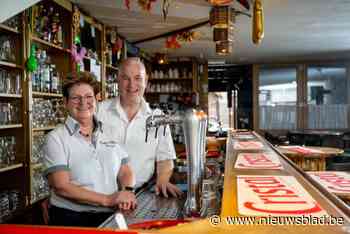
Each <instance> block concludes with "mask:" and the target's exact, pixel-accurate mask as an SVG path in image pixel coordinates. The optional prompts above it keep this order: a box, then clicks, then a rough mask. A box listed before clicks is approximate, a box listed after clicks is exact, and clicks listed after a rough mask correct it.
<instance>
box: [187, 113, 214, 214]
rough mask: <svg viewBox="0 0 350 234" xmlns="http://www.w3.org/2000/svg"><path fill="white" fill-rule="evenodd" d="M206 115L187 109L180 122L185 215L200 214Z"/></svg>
mask: <svg viewBox="0 0 350 234" xmlns="http://www.w3.org/2000/svg"><path fill="white" fill-rule="evenodd" d="M207 119H208V118H207V115H206V114H205V113H204V112H203V111H196V110H194V109H193V110H188V111H187V112H186V114H185V118H184V120H183V122H182V127H183V130H184V135H185V144H186V154H187V167H188V169H187V187H188V188H187V200H186V203H185V215H186V216H188V217H191V216H200V211H201V197H202V184H203V179H204V172H205V170H204V169H205V145H206V131H207Z"/></svg>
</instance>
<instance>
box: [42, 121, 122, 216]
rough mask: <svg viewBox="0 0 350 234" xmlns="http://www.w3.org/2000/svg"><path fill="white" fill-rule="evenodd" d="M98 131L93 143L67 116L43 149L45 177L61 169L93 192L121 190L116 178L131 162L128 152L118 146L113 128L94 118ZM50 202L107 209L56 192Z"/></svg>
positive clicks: (76, 123)
mask: <svg viewBox="0 0 350 234" xmlns="http://www.w3.org/2000/svg"><path fill="white" fill-rule="evenodd" d="M94 121H95V126H96V125H97V128H96V129H95V131H94V133H93V136H92V143H89V142H87V141H86V140H85V139H84V138H83V136H81V134H80V133H79V129H80V125H79V123H78V122H77V121H76V120H75V119H73V118H72V117H70V116H68V118H67V120H66V122H65V124H64V125H60V126H58V127H57V128H56V129H54V130H53V131H51V132H50V133H49V134H48V135H47V137H46V142H45V144H44V147H43V152H44V164H45V167H46V169H45V171H44V174H45V175H48V174H50V173H52V172H55V171H59V170H67V171H69V173H70V176H71V180H72V183H74V184H76V185H79V186H81V187H83V188H86V189H88V190H91V191H95V192H98V193H103V194H111V193H113V192H115V191H118V184H117V175H118V172H119V168H120V166H121V165H122V164H125V163H127V162H128V160H129V159H128V155H127V153H126V152H125V151H124V150H123V149H122V148H121V147H120V146H119V145H118V144H117V143H116V140H115V139H114V138H115V137H113V134H114V132H115V131H113V129H112V127H107V126H106V125H102V122H100V121H97V120H96V118H94ZM50 203H51V204H52V205H54V206H57V207H60V208H65V209H70V210H74V211H79V212H81V211H91V212H105V211H111V210H110V209H109V208H106V207H98V206H94V205H88V204H81V203H77V202H75V201H72V200H69V199H66V198H64V197H61V196H59V195H57V194H55V192H54V191H53V190H51V194H50Z"/></svg>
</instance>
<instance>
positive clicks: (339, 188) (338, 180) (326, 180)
mask: <svg viewBox="0 0 350 234" xmlns="http://www.w3.org/2000/svg"><path fill="white" fill-rule="evenodd" d="M309 174H310V175H311V177H312V178H314V179H315V180H316V181H317V182H319V183H320V184H321V185H322V186H324V187H325V188H326V189H328V190H329V191H330V192H332V193H342V194H347V193H349V194H350V174H349V173H347V172H340V171H325V172H321V171H320V172H309Z"/></svg>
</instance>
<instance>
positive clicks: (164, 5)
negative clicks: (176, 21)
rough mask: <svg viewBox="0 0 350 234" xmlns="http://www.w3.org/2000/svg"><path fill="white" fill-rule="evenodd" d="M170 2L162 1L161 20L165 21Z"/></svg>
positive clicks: (167, 0) (169, 0) (168, 0)
mask: <svg viewBox="0 0 350 234" xmlns="http://www.w3.org/2000/svg"><path fill="white" fill-rule="evenodd" d="M171 2H172V0H163V3H162V11H163V19H164V21H166V18H167V17H168V12H169V7H170V4H171Z"/></svg>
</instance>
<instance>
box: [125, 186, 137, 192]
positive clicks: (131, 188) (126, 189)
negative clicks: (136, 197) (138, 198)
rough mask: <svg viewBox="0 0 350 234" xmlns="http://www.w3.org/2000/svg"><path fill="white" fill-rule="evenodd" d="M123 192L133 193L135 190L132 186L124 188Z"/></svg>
mask: <svg viewBox="0 0 350 234" xmlns="http://www.w3.org/2000/svg"><path fill="white" fill-rule="evenodd" d="M123 190H124V191H129V192H132V193H135V188H134V187H132V186H125V187H124V189H123Z"/></svg>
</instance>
